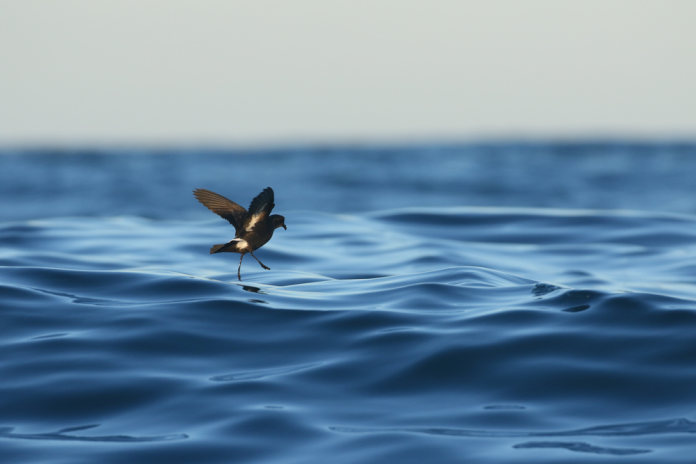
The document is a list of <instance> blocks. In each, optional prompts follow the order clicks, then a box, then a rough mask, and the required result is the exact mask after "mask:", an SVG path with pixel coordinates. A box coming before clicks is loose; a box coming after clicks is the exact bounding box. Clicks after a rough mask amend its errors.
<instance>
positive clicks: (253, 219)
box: [244, 187, 275, 232]
mask: <svg viewBox="0 0 696 464" xmlns="http://www.w3.org/2000/svg"><path fill="white" fill-rule="evenodd" d="M273 201H274V198H273V189H272V188H271V187H266V188H265V189H263V192H261V193H259V194H258V195H257V196H256V198H254V199H253V200H251V205H249V213H248V214H249V215H248V216H247V217H246V221H244V230H245V231H247V232H251V231H252V230H253V229H254V226H256V224H258V223H259V222H263V223H265V222H266V218H268V216H270V214H271V211H273V208H274V207H275V203H273Z"/></svg>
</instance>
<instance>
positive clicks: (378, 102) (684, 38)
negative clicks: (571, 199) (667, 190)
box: [0, 0, 696, 146]
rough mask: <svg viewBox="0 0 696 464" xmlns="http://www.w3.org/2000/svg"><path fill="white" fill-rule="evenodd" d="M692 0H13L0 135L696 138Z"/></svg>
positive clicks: (243, 140)
mask: <svg viewBox="0 0 696 464" xmlns="http://www.w3.org/2000/svg"><path fill="white" fill-rule="evenodd" d="M695 25H696V1H693V0H651V1H645V0H577V1H576V0H480V1H479V0H475V1H474V0H471V1H466V0H462V1H444V0H428V1H413V0H393V1H392V0H353V1H342V2H339V1H332V0H313V1H310V0H293V1H289V0H245V1H234V0H227V1H212V0H196V1H193V0H191V1H180V0H99V1H94V0H61V1H54V0H0V146H12V145H15V146H16V145H67V146H70V145H108V144H119V145H179V144H185V145H192V144H206V145H220V144H223V145H255V144H260V145H270V144H279V143H332V142H335V143H353V142H358V143H361V142H367V143H372V142H410V141H426V140H472V139H489V140H490V139H495V138H498V137H504V138H579V137H580V138H581V137H639V138H653V137H658V138H669V137H675V136H676V137H689V138H696V26H695Z"/></svg>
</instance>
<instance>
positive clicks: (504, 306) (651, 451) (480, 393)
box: [0, 142, 696, 464]
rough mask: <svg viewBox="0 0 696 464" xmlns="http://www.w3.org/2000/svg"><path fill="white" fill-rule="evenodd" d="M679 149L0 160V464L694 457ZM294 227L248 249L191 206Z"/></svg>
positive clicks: (692, 262) (693, 375) (691, 310)
mask: <svg viewBox="0 0 696 464" xmlns="http://www.w3.org/2000/svg"><path fill="white" fill-rule="evenodd" d="M694 172H696V145H690V144H687V143H680V144H677V143H674V144H666V143H655V144H634V143H618V142H614V143H593V144H589V143H586V144H551V143H549V144H541V143H538V144H531V143H529V144H489V145H465V146H424V147H407V148H399V147H392V148H384V147H381V148H376V147H372V148H370V147H362V148H361V147H353V148H351V147H344V148H321V149H317V148H314V149H312V148H292V149H290V148H288V149H274V150H268V151H257V152H240V151H236V152H235V151H230V152H226V151H224V150H218V151H211V150H207V151H203V150H201V151H196V150H189V151H178V152H171V153H169V152H157V153H154V152H147V151H137V150H110V151H108V150H106V151H94V152H86V151H75V152H65V151H63V152H50V151H25V152H21V151H14V152H9V151H6V152H4V153H2V154H0V200H1V204H2V208H1V209H2V211H0V214H1V215H2V216H1V221H0V380H1V381H0V462H1V463H3V464H4V463H11V464H15V463H17V464H23V463H32V464H33V463H51V464H88V463H89V464H91V463H100V464H101V463H106V464H123V463H129V464H132V463H134V464H140V463H142V464H146V463H147V464H159V463H167V464H178V463H182V464H184V463H202V464H208V463H211V464H213V463H215V464H217V463H220V464H223V463H224V464H231V463H259V464H261V463H263V464H305V463H332V464H343V463H346V464H348V463H351V464H352V463H360V464H373V463H374V464H385V463H389V464H391V463H398V464H411V463H413V464H416V463H418V464H420V463H438V464H440V463H441V464H450V463H452V464H454V463H483V464H488V463H501V464H502V463H505V464H508V463H510V464H517V463H525V464H526V463H529V464H532V463H533V464H546V463H549V464H551V463H553V464H557V463H665V464H669V463H693V462H695V461H696V458H695V457H694V456H696V215H695V214H696V175H694ZM266 186H271V187H273V188H274V190H275V193H276V201H275V203H276V209H275V211H274V213H278V214H282V215H284V216H285V218H286V224H287V227H288V230H287V231H285V230H282V229H280V230H277V231H276V233H275V236H274V237H273V239H272V240H271V242H269V243H268V244H267V245H266V246H264V247H263V248H262V249H260V250H259V251H258V252H257V253H255V254H256V255H257V257H258V258H259V259H261V261H263V262H264V264H266V265H267V266H269V267H270V268H271V269H272V270H270V271H266V270H264V269H262V268H261V267H260V266H259V264H258V263H257V262H256V261H255V260H254V259H253V258H252V257H250V256H248V255H247V256H246V257H245V258H244V261H243V264H242V268H241V275H242V280H241V281H239V280H238V279H237V266H238V262H239V258H238V256H239V255H236V254H216V255H210V254H209V253H208V250H209V248H210V247H211V246H212V245H213V244H217V243H224V242H225V241H228V240H230V239H231V238H232V237H233V235H234V230H233V228H232V227H231V226H230V225H229V224H228V223H227V222H226V221H224V220H222V219H220V218H218V217H217V216H215V215H214V214H212V213H210V212H209V211H208V210H206V209H205V208H204V207H203V206H202V205H200V204H199V203H198V202H196V200H195V198H194V197H193V196H192V195H191V190H193V189H194V188H208V189H210V190H214V191H216V192H219V193H220V194H222V195H225V196H228V197H229V198H231V199H233V200H235V201H237V202H238V203H241V204H242V205H244V206H246V205H248V204H249V202H250V201H251V199H252V198H253V197H254V196H255V195H256V194H257V193H259V192H260V191H261V189H263V188H264V187H266Z"/></svg>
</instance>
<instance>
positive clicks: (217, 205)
mask: <svg viewBox="0 0 696 464" xmlns="http://www.w3.org/2000/svg"><path fill="white" fill-rule="evenodd" d="M193 195H194V196H195V197H196V198H197V199H198V201H200V202H201V203H203V206H205V207H206V208H208V209H209V210H210V211H212V212H213V213H215V214H217V215H218V216H220V217H221V218H223V219H227V220H228V221H229V222H230V224H232V225H233V226H234V228H235V230H236V232H237V235H239V233H240V232H241V231H242V226H243V225H244V222H246V220H247V215H248V213H247V210H245V209H244V208H243V207H241V206H239V205H238V204H237V203H235V202H234V201H232V200H228V199H227V198H225V197H223V196H222V195H218V194H217V193H215V192H211V191H210V190H206V189H196V190H194V191H193ZM272 197H273V192H271V198H272ZM257 198H258V197H257ZM254 201H255V200H254ZM252 204H253V202H252Z"/></svg>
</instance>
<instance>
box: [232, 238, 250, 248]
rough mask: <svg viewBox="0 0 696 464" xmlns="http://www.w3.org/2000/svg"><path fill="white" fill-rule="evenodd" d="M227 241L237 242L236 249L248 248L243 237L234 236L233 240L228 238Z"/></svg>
mask: <svg viewBox="0 0 696 464" xmlns="http://www.w3.org/2000/svg"><path fill="white" fill-rule="evenodd" d="M229 243H237V249H241V248H249V244H248V243H247V241H246V240H244V239H243V238H235V239H233V240H230V242H229Z"/></svg>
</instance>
